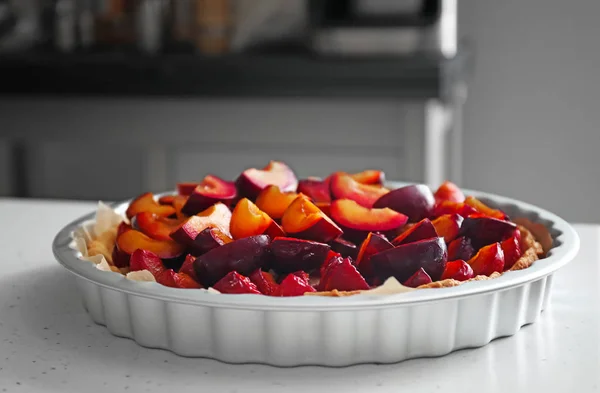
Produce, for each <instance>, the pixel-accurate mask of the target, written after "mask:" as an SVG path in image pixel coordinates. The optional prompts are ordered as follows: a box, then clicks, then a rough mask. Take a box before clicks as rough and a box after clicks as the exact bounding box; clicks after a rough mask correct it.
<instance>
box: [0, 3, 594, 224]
mask: <svg viewBox="0 0 600 393" xmlns="http://www.w3.org/2000/svg"><path fill="white" fill-rule="evenodd" d="M598 15H600V2H598V1H595V0H587V1H586V0H575V1H570V2H566V1H561V0H528V1H516V0H506V1H495V0H434V1H430V0H346V1H344V0H333V1H327V0H171V1H167V0H129V1H128V0H10V1H8V0H0V195H2V196H23V197H35V198H67V199H105V200H118V199H123V198H128V197H131V196H134V195H136V194H139V193H140V192H142V191H146V190H151V191H161V190H165V189H170V188H172V187H173V186H174V184H175V182H177V181H186V180H188V181H193V180H199V179H202V178H203V176H204V175H205V174H207V173H213V174H215V175H219V176H222V177H225V178H230V179H233V178H234V177H235V176H236V175H237V174H238V173H239V172H241V171H242V170H243V169H245V168H247V167H262V166H264V165H266V163H267V162H268V161H269V160H270V159H279V160H283V161H285V162H287V163H288V164H290V165H291V166H292V167H293V168H294V169H295V170H296V171H297V173H298V175H299V176H300V177H306V176H310V175H316V176H325V175H327V174H329V173H330V172H332V171H334V170H340V169H342V170H346V171H360V170H362V169H365V168H380V169H383V170H384V171H385V172H386V175H387V177H388V179H399V180H408V181H418V182H426V183H428V184H430V185H432V186H437V185H439V183H441V182H442V181H443V180H444V179H450V180H453V181H455V182H456V183H458V184H460V185H461V186H464V187H469V188H475V189H480V190H485V191H489V192H495V193H500V194H504V195H507V196H512V197H516V198H519V199H523V200H525V201H529V202H532V203H535V204H538V205H540V206H543V207H545V208H548V209H550V210H553V211H555V212H557V213H558V214H560V215H562V216H564V217H565V218H567V219H569V220H572V221H579V222H598V221H600V209H597V208H596V205H597V203H596V200H595V196H596V195H599V194H600V182H599V181H598V177H597V171H598V168H600V154H598V153H597V150H598V148H599V147H600V132H598V131H597V128H598V124H600V78H598V77H597V73H598V70H599V69H600V40H598V37H600V23H598Z"/></svg>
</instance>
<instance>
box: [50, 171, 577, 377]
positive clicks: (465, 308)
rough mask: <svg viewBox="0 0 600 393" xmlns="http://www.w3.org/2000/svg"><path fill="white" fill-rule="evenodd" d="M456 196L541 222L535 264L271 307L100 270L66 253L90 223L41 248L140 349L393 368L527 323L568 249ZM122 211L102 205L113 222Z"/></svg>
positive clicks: (530, 211)
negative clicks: (541, 242) (408, 288)
mask: <svg viewBox="0 0 600 393" xmlns="http://www.w3.org/2000/svg"><path fill="white" fill-rule="evenodd" d="M389 185H390V186H391V188H395V187H399V186H402V185H405V184H404V183H390V184H389ZM465 193H467V194H470V195H474V196H476V197H477V198H479V199H481V200H482V201H484V202H485V203H488V204H489V205H491V206H494V207H498V208H501V209H503V210H504V211H505V212H506V213H507V214H509V216H511V217H526V218H529V219H530V220H531V221H533V222H539V223H542V224H544V225H545V226H546V227H547V228H548V229H549V231H550V234H551V236H552V238H553V246H552V249H551V250H550V251H549V252H548V255H547V257H546V258H544V259H541V260H538V261H536V262H535V263H534V264H533V265H532V266H531V267H529V268H527V269H525V270H520V271H511V272H507V273H505V274H503V275H502V276H500V277H498V278H495V279H492V280H486V281H475V282H468V283H465V284H463V285H460V286H457V287H451V288H436V289H420V290H416V291H412V292H407V293H401V294H395V295H356V296H349V297H341V298H336V297H319V296H304V297H302V296H300V297H286V298H277V297H269V296H261V295H232V294H215V293H209V292H206V291H200V290H191V289H178V288H169V287H165V286H162V285H160V284H157V283H150V282H139V281H131V280H128V279H126V278H125V277H124V276H122V275H120V274H118V273H113V272H106V271H101V270H99V269H97V268H96V267H95V266H94V265H93V264H92V263H91V262H87V261H82V260H80V259H79V258H78V253H77V252H76V251H75V250H73V249H72V248H71V247H70V244H71V241H72V233H73V231H74V230H75V229H76V228H77V227H79V226H80V225H82V224H84V223H85V222H89V221H90V220H92V219H93V214H89V215H87V216H84V217H82V218H80V219H78V220H76V221H74V222H72V223H70V224H69V225H67V226H66V227H65V228H63V229H62V230H61V231H60V232H59V233H58V234H57V236H56V238H55V239H54V243H53V250H54V254H55V256H56V258H57V260H58V261H59V262H60V263H61V264H62V265H63V266H64V267H65V268H66V269H68V270H69V271H70V272H72V273H74V274H75V275H76V276H77V283H78V287H79V289H80V293H81V296H82V299H83V304H84V306H85V308H86V309H87V311H88V312H89V314H90V315H91V317H92V319H93V320H94V321H95V322H96V323H99V324H102V325H106V327H107V328H108V330H109V331H110V332H111V333H112V334H114V335H116V336H120V337H127V338H132V339H134V340H135V341H136V342H137V343H139V344H140V345H143V346H145V347H152V348H162V349H167V350H170V351H173V352H174V353H176V354H179V355H182V356H193V357H208V358H213V359H218V360H222V361H225V362H231V363H266V364H271V365H276V366H299V365H325V366H347V365H352V364H358V363H394V362H399V361H402V360H405V359H410V358H416V357H424V356H440V355H445V354H448V353H450V352H452V351H455V350H458V349H462V348H469V347H479V346H482V345H485V344H487V343H489V342H490V341H491V340H493V339H495V338H498V337H503V336H510V335H513V334H515V333H516V332H517V331H518V330H519V328H520V327H521V326H523V325H526V324H529V323H533V322H535V321H536V320H537V318H538V316H539V314H540V312H541V311H542V310H543V309H544V307H545V306H546V304H547V302H548V299H549V295H550V292H551V288H552V277H553V274H554V272H555V271H556V270H557V269H559V268H560V267H562V266H563V265H565V264H566V263H568V262H569V261H571V260H572V259H573V258H574V257H575V255H576V253H577V251H578V249H579V238H578V236H577V234H576V232H575V231H574V229H573V228H572V227H571V226H570V225H569V224H568V223H567V222H565V221H564V220H563V219H561V218H559V217H558V216H556V215H555V214H552V213H550V212H548V211H546V210H544V209H541V208H538V207H536V206H533V205H530V204H527V203H524V202H520V201H517V200H514V199H510V198H506V197H501V196H497V195H492V194H487V193H482V192H476V191H470V190H465ZM128 202H129V201H127V202H124V203H121V204H118V205H115V206H114V207H115V209H116V210H117V211H118V212H120V213H122V212H124V210H125V208H126V206H127V204H128Z"/></svg>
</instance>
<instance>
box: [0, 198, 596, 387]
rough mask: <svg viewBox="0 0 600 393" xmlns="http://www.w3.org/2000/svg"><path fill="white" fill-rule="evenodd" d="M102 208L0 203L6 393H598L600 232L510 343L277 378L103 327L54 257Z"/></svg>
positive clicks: (582, 229) (587, 239) (586, 231)
mask: <svg viewBox="0 0 600 393" xmlns="http://www.w3.org/2000/svg"><path fill="white" fill-rule="evenodd" d="M94 208H95V204H93V203H80V202H51V201H35V200H33V201H19V200H10V199H0V250H2V259H1V262H0V267H1V271H2V274H1V275H0V393H3V392H58V391H60V392H62V393H66V392H78V393H79V392H84V391H86V392H103V391H110V392H120V391H128V392H157V391H163V390H165V389H169V390H171V391H173V392H177V393H184V392H188V391H189V392H195V393H197V392H201V391H202V392H261V393H264V392H265V391H278V392H280V391H297V392H303V393H304V392H307V391H313V392H321V391H327V392H337V391H340V392H354V391H357V392H358V391H369V392H371V391H373V392H398V391H405V392H411V393H419V392H435V391H445V392H448V391H457V390H460V391H461V392H477V393H481V392H494V391H498V392H532V391H544V392H546V393H548V392H594V391H599V390H600V389H599V386H600V323H599V321H600V285H598V283H599V282H600V269H599V267H598V261H599V259H600V258H599V257H600V226H595V225H594V226H591V225H576V226H575V227H576V229H577V231H578V233H579V235H580V237H581V251H580V253H579V255H578V257H577V258H576V259H575V261H573V262H572V263H570V264H569V265H567V266H566V267H565V268H563V269H562V270H560V271H559V272H558V273H557V274H556V276H555V281H554V288H553V294H552V301H551V304H550V306H549V308H548V309H547V310H546V311H544V312H543V314H542V317H541V318H540V319H539V321H538V322H537V323H536V324H534V325H530V326H526V327H524V328H522V329H521V331H519V333H517V334H516V335H515V336H513V337H508V338H504V339H500V340H496V341H494V342H492V343H491V344H489V345H487V346H485V347H482V348H478V349H470V350H462V351H458V352H455V353H452V354H450V355H448V356H445V357H441V358H431V359H418V360H409V361H406V362H403V363H399V364H395V365H385V366H378V365H364V366H354V367H347V368H339V369H336V368H319V367H301V368H288V369H280V368H274V367H269V366H258V365H229V364H223V363H219V362H217V361H213V360H207V359H191V358H182V357H178V356H176V355H174V354H172V353H170V352H166V351H162V350H155V349H146V348H142V347H140V346H138V345H137V344H136V343H135V342H133V341H131V340H128V339H123V338H117V337H114V336H112V335H111V334H110V333H108V331H107V330H106V329H105V328H104V327H102V326H98V325H95V324H94V323H93V322H92V320H91V319H90V317H89V316H88V315H87V314H86V312H85V310H84V309H83V307H82V305H81V301H80V299H79V298H78V293H77V289H76V287H75V280H74V278H73V277H72V276H71V275H70V274H69V273H68V272H67V271H65V270H64V269H63V268H62V267H61V266H59V265H58V263H56V262H55V260H54V257H53V255H52V251H51V242H52V239H53V237H54V235H55V234H56V232H58V230H59V229H60V228H61V227H63V226H64V225H65V224H67V223H68V222H70V221H72V220H73V219H75V218H77V217H79V216H81V215H83V214H85V213H89V212H91V211H93V210H94Z"/></svg>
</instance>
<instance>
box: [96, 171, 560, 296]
mask: <svg viewBox="0 0 600 393" xmlns="http://www.w3.org/2000/svg"><path fill="white" fill-rule="evenodd" d="M384 178H385V177H384V174H383V172H381V171H378V170H366V171H363V172H360V173H346V172H336V173H333V174H331V175H330V176H328V177H327V178H325V179H323V180H321V179H317V178H309V179H301V180H298V179H297V178H296V175H295V174H294V171H293V170H292V169H291V168H290V167H289V166H288V165H286V164H285V163H282V162H277V161H272V162H270V163H269V164H268V165H267V166H266V167H265V168H262V169H256V168H251V169H246V170H244V171H243V172H242V173H241V174H240V176H239V177H238V178H237V179H236V180H235V181H228V180H223V179H220V178H218V177H217V176H213V175H208V176H206V177H205V178H204V179H202V180H201V181H198V182H189V183H180V184H178V185H177V193H176V194H174V195H166V196H162V197H160V198H156V197H155V196H154V195H153V194H151V193H144V194H142V195H140V196H138V197H137V198H135V199H133V200H132V201H131V202H130V203H129V205H128V207H127V210H126V217H123V218H122V220H117V221H113V223H114V225H112V226H111V227H109V228H105V229H104V230H103V231H102V233H99V234H98V236H96V238H95V239H93V240H91V241H89V242H88V243H87V250H86V251H87V255H88V256H89V257H94V256H100V257H101V259H103V261H102V262H103V264H104V265H105V268H106V270H110V271H114V272H119V273H122V274H126V275H127V276H128V277H131V278H135V277H141V278H140V279H143V280H146V281H156V282H158V283H159V284H162V285H165V286H169V287H174V288H188V289H198V288H212V289H213V290H215V291H218V292H220V293H230V294H257V295H266V296H301V295H312V296H315V295H316V296H348V295H354V294H358V293H362V292H365V291H373V289H374V288H377V287H380V286H382V285H383V284H384V283H386V284H387V283H389V282H390V281H393V282H396V283H397V284H398V285H399V286H400V287H402V288H442V287H450V286H456V285H460V284H462V283H464V282H468V281H472V280H477V281H478V280H486V279H492V278H495V277H498V276H500V275H501V274H503V273H504V272H506V271H510V270H519V269H525V268H527V267H529V266H530V265H531V264H532V263H533V262H534V261H535V260H537V259H539V258H542V257H544V255H545V252H547V251H548V249H549V248H550V246H551V239H550V236H549V234H548V231H547V230H546V229H545V228H544V227H543V226H542V225H540V224H533V223H531V222H530V221H528V220H526V219H522V218H514V219H511V217H509V216H508V215H507V214H505V213H504V212H503V211H501V210H498V209H495V208H493V207H491V206H487V205H486V204H484V203H483V202H482V201H480V200H478V199H477V198H475V197H473V196H470V195H464V193H463V192H462V191H461V189H460V188H459V187H457V186H456V185H455V184H453V183H450V182H445V183H443V184H442V185H441V186H440V187H439V188H438V189H437V190H431V189H430V188H429V187H427V186H425V185H422V184H416V185H407V186H404V187H401V188H397V189H393V190H390V189H388V188H386V187H385V186H384ZM119 221H120V222H119ZM534 234H535V235H534ZM106 265H107V266H106ZM407 290H408V289H407Z"/></svg>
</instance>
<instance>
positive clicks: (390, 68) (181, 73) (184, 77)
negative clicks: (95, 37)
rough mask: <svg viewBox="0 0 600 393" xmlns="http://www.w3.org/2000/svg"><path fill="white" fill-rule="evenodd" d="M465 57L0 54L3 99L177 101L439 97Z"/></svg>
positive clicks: (300, 54)
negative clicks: (174, 98) (147, 98)
mask: <svg viewBox="0 0 600 393" xmlns="http://www.w3.org/2000/svg"><path fill="white" fill-rule="evenodd" d="M464 68H465V60H464V56H463V55H459V56H456V57H454V58H452V59H446V58H443V57H441V56H437V55H431V54H429V55H428V54H415V55H411V56H404V57H381V58H339V57H338V58H330V57H328V58H325V57H318V56H315V55H313V54H311V53H306V52H288V53H286V52H284V53H279V54H270V53H263V54H260V53H259V54H235V55H227V56H223V57H216V58H206V57H201V56H196V55H192V54H189V55H188V54H166V55H160V56H156V57H150V56H143V55H136V54H131V53H98V54H72V55H57V54H53V53H44V52H38V53H25V54H13V55H1V56H0V94H4V95H80V96H125V97H127V96H129V97H136V96H138V97H140V96H141V97H145V96H179V97H308V96H310V97H319V96H327V97H332V96H340V97H397V98H407V99H423V98H431V97H441V98H444V97H445V96H446V95H447V92H448V88H449V87H450V86H451V84H452V83H453V81H455V80H457V79H458V78H460V77H461V76H462V73H463V70H464Z"/></svg>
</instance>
